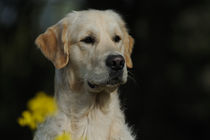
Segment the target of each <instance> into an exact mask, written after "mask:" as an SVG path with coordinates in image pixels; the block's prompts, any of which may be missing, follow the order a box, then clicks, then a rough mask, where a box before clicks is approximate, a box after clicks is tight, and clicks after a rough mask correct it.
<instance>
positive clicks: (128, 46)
mask: <svg viewBox="0 0 210 140" xmlns="http://www.w3.org/2000/svg"><path fill="white" fill-rule="evenodd" d="M133 45H134V39H133V38H132V37H131V36H130V35H129V34H128V33H126V38H125V48H124V56H125V62H126V65H127V67H128V68H132V67H133V63H132V60H131V53H132V51H133Z"/></svg>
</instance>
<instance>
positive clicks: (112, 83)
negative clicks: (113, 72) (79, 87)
mask: <svg viewBox="0 0 210 140" xmlns="http://www.w3.org/2000/svg"><path fill="white" fill-rule="evenodd" d="M123 83H124V82H123V81H122V79H118V78H115V79H109V80H107V81H105V82H101V83H97V84H96V83H94V82H90V81H87V84H88V86H89V87H90V88H91V89H97V88H103V87H107V88H108V87H117V86H119V85H121V84H123Z"/></svg>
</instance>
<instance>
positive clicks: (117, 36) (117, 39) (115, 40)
mask: <svg viewBox="0 0 210 140" xmlns="http://www.w3.org/2000/svg"><path fill="white" fill-rule="evenodd" d="M113 40H114V42H116V43H117V42H120V40H121V38H120V36H119V35H116V36H114V38H113Z"/></svg>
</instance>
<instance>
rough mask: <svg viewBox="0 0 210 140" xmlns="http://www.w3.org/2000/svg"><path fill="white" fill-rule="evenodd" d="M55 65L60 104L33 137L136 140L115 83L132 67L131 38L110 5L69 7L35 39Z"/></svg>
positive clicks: (40, 139) (122, 80)
mask: <svg viewBox="0 0 210 140" xmlns="http://www.w3.org/2000/svg"><path fill="white" fill-rule="evenodd" d="M35 43H36V45H37V46H38V48H40V50H41V52H42V53H43V55H44V56H45V57H46V58H47V59H48V60H50V61H51V62H52V63H53V65H54V66H55V100H56V103H57V106H58V110H57V112H56V114H55V115H54V116H50V117H48V118H47V119H46V120H45V122H44V123H42V124H40V125H39V127H38V129H37V131H36V132H35V135H34V140H54V139H55V137H56V136H58V135H60V134H62V133H64V132H65V133H69V134H71V138H72V140H81V138H84V139H86V140H134V139H135V136H134V134H133V132H132V130H131V128H129V127H128V125H127V124H126V122H125V116H124V113H123V111H122V109H121V106H120V101H119V95H118V88H119V86H120V85H122V84H125V83H126V81H127V73H128V71H127V67H128V68H132V67H133V64H132V60H131V53H132V50H133V44H134V39H133V38H132V37H131V36H130V35H129V34H128V31H127V29H126V25H125V22H124V21H123V19H122V18H121V16H120V15H119V14H117V13H116V12H114V11H112V10H104V11H101V10H84V11H73V12H71V13H69V14H68V15H67V16H66V17H64V18H63V19H61V20H60V21H59V22H58V23H56V24H55V25H53V26H51V27H49V28H48V29H47V30H46V31H45V32H44V33H43V34H41V35H39V36H38V37H37V38H36V41H35Z"/></svg>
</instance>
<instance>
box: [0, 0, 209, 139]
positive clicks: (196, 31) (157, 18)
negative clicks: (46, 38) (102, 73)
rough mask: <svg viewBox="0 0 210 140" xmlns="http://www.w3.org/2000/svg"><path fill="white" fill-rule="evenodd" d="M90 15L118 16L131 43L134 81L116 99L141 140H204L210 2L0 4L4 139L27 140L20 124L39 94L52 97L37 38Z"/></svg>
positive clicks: (27, 0) (50, 71)
mask: <svg viewBox="0 0 210 140" xmlns="http://www.w3.org/2000/svg"><path fill="white" fill-rule="evenodd" d="M89 8H93V9H114V10H115V11H117V12H119V13H120V14H121V15H122V16H123V17H124V19H125V21H126V22H127V25H128V28H129V29H130V34H131V35H132V36H133V37H134V38H135V47H134V51H133V55H132V58H133V63H134V68H133V69H131V70H130V71H131V72H132V73H133V76H131V77H132V78H129V81H128V83H127V84H126V85H125V86H123V87H122V88H121V90H120V92H121V98H122V104H123V106H124V108H125V113H126V117H127V121H128V122H129V124H130V125H131V126H133V129H134V131H135V132H136V134H137V136H138V140H159V139H160V140H209V139H210V126H209V121H210V1H209V0H197V1H196V0H4V1H3V0H1V1H0V129H1V130H0V132H1V137H2V138H4V137H6V139H14V138H15V139H21V140H29V139H32V132H31V130H29V128H26V127H20V126H19V125H18V124H17V118H18V117H19V116H20V115H21V112H22V111H23V110H24V109H26V103H27V101H28V100H29V99H30V98H32V97H33V96H34V95H35V93H36V92H38V91H45V92H47V93H49V94H53V77H54V67H53V65H52V64H51V63H50V62H49V61H47V60H46V59H45V58H44V56H42V54H41V53H40V51H39V50H38V49H37V48H36V46H35V45H34V40H35V38H36V37H37V36H38V35H39V34H40V33H42V32H43V31H44V30H45V29H46V28H47V27H48V26H50V25H52V24H54V23H56V22H57V21H58V20H59V19H61V18H62V17H64V15H66V13H68V12H70V11H72V10H81V9H89Z"/></svg>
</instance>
